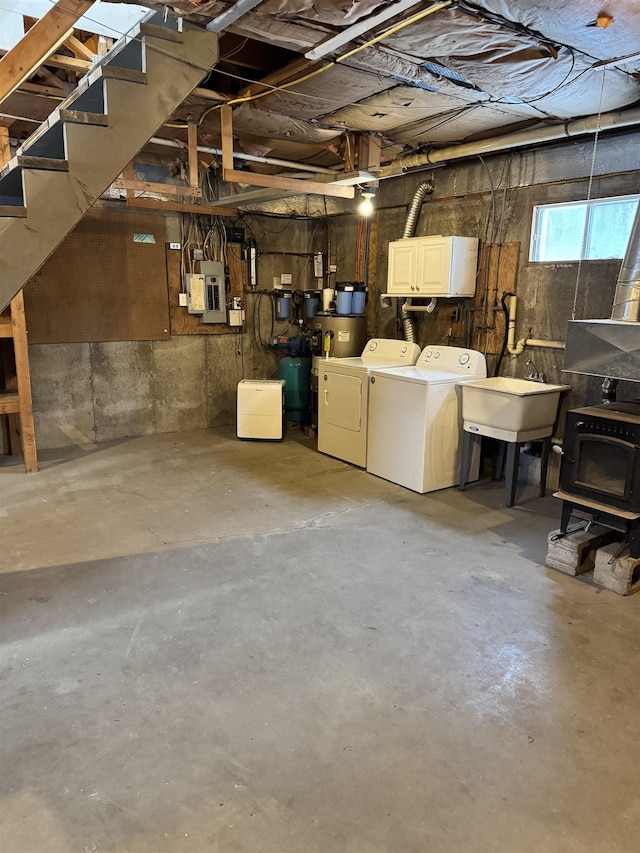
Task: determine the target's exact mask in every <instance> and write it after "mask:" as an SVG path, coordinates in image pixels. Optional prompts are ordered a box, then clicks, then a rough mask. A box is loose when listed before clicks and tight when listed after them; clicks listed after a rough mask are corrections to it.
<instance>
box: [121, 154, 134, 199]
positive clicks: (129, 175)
mask: <svg viewBox="0 0 640 853" xmlns="http://www.w3.org/2000/svg"><path fill="white" fill-rule="evenodd" d="M122 176H123V178H124V179H125V180H126V181H128V182H131V183H133V181H135V179H136V175H135V172H134V170H133V160H132V161H131V162H130V163H127V165H126V166H125V167H124V172H123V173H122ZM126 190H127V204H130V203H131V202H132V201H133V199H134V198H135V197H136V191H135V190H132V189H131V187H127V188H126Z"/></svg>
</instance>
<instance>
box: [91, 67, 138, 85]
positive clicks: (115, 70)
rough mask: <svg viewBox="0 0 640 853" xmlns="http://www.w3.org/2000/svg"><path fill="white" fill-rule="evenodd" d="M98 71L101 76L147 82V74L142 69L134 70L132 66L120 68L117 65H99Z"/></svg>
mask: <svg viewBox="0 0 640 853" xmlns="http://www.w3.org/2000/svg"><path fill="white" fill-rule="evenodd" d="M100 71H101V76H102V77H109V78H110V79H112V80H124V81H125V82H126V83H141V84H144V83H146V82H147V75H146V73H145V72H144V71H134V70H133V69H132V68H121V67H120V66H119V65H101V66H100Z"/></svg>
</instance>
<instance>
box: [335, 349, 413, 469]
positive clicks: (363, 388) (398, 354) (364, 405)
mask: <svg viewBox="0 0 640 853" xmlns="http://www.w3.org/2000/svg"><path fill="white" fill-rule="evenodd" d="M419 355H420V347H419V346H418V345H417V344H410V343H407V341H396V340H387V339H385V338H373V339H372V340H370V341H369V343H368V344H366V346H365V348H364V349H363V350H362V355H360V356H359V357H358V358H325V359H321V360H320V361H319V363H318V450H319V451H320V452H321V453H327V454H328V455H329V456H335V457H336V458H338V459H342V460H343V461H345V462H351V463H352V464H353V465H359V466H360V467H361V468H364V467H365V466H366V464H367V422H368V417H367V415H368V402H369V373H370V372H371V371H372V370H373V369H374V368H378V367H386V368H387V369H398V368H402V367H407V366H409V365H412V364H415V362H416V359H417V358H418V356H419Z"/></svg>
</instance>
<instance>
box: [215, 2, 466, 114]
mask: <svg viewBox="0 0 640 853" xmlns="http://www.w3.org/2000/svg"><path fill="white" fill-rule="evenodd" d="M452 4H453V0H443V2H441V3H436V4H435V5H434V6H430V7H429V8H428V9H423V10H422V11H421V12H417V13H416V14H415V15H411V16H410V17H409V18H406V19H405V20H404V21H401V22H400V23H399V24H395V25H394V26H392V27H388V28H387V29H386V30H384V31H383V32H382V33H379V34H378V35H377V36H374V37H373V38H372V39H369V40H368V41H366V42H364V44H361V45H358V46H357V47H355V48H353V49H352V50H348V51H347V52H346V53H343V54H341V55H340V56H338V57H336V58H335V59H332V60H330V61H329V62H326V63H324V64H323V65H321V66H320V68H316V69H314V70H313V71H310V72H308V73H307V74H303V75H302V77H297V78H295V79H294V80H289V81H288V82H287V83H281V84H280V85H279V86H269V88H268V89H266V91H264V92H256V93H255V94H253V95H244V96H243V97H240V98H232V99H231V100H229V101H227V106H235V105H236V104H244V103H248V102H250V101H257V100H259V99H260V98H264V97H266V96H267V95H270V94H272V93H273V92H284V91H286V90H287V89H290V88H291V87H292V86H297V85H298V84H299V83H305V82H306V81H307V80H311V78H312V77H316V76H317V75H318V74H322V73H323V72H324V71H327V70H328V69H329V68H333V67H334V66H335V65H337V64H338V63H340V62H344V61H345V59H350V58H351V57H352V56H355V55H356V54H357V53H360V52H361V51H363V50H365V49H366V48H368V47H372V46H373V45H374V44H378V42H381V41H383V40H384V39H385V38H388V37H389V36H391V35H394V34H395V33H397V32H399V31H400V30H403V29H404V28H405V27H408V26H410V25H411V24H415V23H417V22H418V21H421V20H422V19H423V18H426V17H428V16H429V15H433V13H434V12H439V11H440V10H441V9H445V8H447V6H451V5H452ZM258 85H261V86H268V84H265V83H260V84H258ZM220 106H222V105H221V104H215V105H214V106H212V107H210V108H209V109H208V110H205V112H204V113H203V115H202V116H201V117H200V119H199V120H198V124H201V123H202V121H203V120H204V118H205V117H206V116H207V115H209V114H210V113H212V112H213V111H214V110H217V109H220Z"/></svg>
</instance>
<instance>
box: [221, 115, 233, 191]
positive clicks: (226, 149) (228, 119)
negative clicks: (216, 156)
mask: <svg viewBox="0 0 640 853" xmlns="http://www.w3.org/2000/svg"><path fill="white" fill-rule="evenodd" d="M220 133H221V135H222V169H223V171H226V170H227V169H228V170H229V171H233V119H232V113H231V107H228V106H223V107H220ZM225 180H226V178H225Z"/></svg>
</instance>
